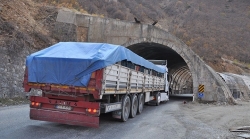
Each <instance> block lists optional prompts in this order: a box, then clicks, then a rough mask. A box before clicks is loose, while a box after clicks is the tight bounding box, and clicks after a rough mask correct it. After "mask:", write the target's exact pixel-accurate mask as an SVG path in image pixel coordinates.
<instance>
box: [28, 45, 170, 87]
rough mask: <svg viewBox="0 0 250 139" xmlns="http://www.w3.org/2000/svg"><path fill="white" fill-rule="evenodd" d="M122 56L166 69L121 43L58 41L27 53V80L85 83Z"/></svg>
mask: <svg viewBox="0 0 250 139" xmlns="http://www.w3.org/2000/svg"><path fill="white" fill-rule="evenodd" d="M122 60H127V61H133V63H134V64H138V65H141V66H143V67H145V68H148V69H152V70H155V71H158V72H160V73H165V72H166V69H164V68H161V67H158V66H155V65H154V64H153V63H151V62H149V61H147V60H145V59H144V58H142V57H140V56H138V55H136V54H135V53H133V52H132V51H130V50H129V49H127V48H125V47H123V46H119V45H113V44H107V43H82V42H60V43H57V44H55V45H53V46H51V47H48V48H46V49H43V50H41V51H38V52H36V53H33V54H31V55H29V56H28V57H27V59H26V66H27V69H28V82H35V83H54V84H62V85H72V86H87V84H88V82H89V79H90V76H91V73H92V72H94V71H96V70H98V69H101V68H104V67H107V66H109V65H112V64H115V63H116V62H119V61H122Z"/></svg>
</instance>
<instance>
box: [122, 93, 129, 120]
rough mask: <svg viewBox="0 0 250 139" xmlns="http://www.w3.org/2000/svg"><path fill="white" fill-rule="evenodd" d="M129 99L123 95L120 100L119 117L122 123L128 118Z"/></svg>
mask: <svg viewBox="0 0 250 139" xmlns="http://www.w3.org/2000/svg"><path fill="white" fill-rule="evenodd" d="M130 107H131V106H130V99H129V96H127V95H125V96H123V98H122V115H121V120H122V121H123V122H126V121H127V120H128V117H129V113H130Z"/></svg>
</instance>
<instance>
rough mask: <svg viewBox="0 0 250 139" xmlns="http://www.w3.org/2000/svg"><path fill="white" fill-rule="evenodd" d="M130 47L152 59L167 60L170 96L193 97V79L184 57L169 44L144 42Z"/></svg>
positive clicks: (142, 55)
mask: <svg viewBox="0 0 250 139" xmlns="http://www.w3.org/2000/svg"><path fill="white" fill-rule="evenodd" d="M127 48H128V49H130V50H131V51H133V52H134V53H136V54H138V55H140V56H141V57H143V58H145V59H150V60H167V67H168V81H169V90H170V91H169V93H170V96H177V97H193V79H192V75H191V72H190V70H189V68H188V65H187V64H186V63H185V61H184V59H183V58H182V57H181V56H180V55H179V54H178V53H177V52H175V51H174V50H173V49H171V48H170V47H168V46H165V45H162V44H157V43H152V42H151V43H150V42H142V43H137V44H133V45H130V46H127Z"/></svg>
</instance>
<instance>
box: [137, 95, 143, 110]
mask: <svg viewBox="0 0 250 139" xmlns="http://www.w3.org/2000/svg"><path fill="white" fill-rule="evenodd" d="M143 106H144V95H143V94H139V95H138V110H137V113H138V114H141V113H142V110H143Z"/></svg>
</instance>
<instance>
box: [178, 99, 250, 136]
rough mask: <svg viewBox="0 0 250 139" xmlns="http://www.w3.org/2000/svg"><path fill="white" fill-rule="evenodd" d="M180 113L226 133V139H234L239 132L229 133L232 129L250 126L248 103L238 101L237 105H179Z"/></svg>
mask: <svg viewBox="0 0 250 139" xmlns="http://www.w3.org/2000/svg"><path fill="white" fill-rule="evenodd" d="M180 108H181V109H182V111H183V112H184V113H185V114H187V115H191V116H192V117H194V118H195V119H197V120H200V121H202V122H203V123H205V124H207V125H209V126H211V127H214V128H215V129H220V130H222V131H226V133H228V134H227V135H225V137H226V138H230V139H231V138H236V136H237V135H239V134H242V133H240V132H230V131H229V129H230V128H232V127H241V126H250V118H249V115H250V103H249V102H243V101H239V102H238V104H237V105H227V104H216V105H215V104H199V103H194V102H190V103H187V104H181V106H180Z"/></svg>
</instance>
